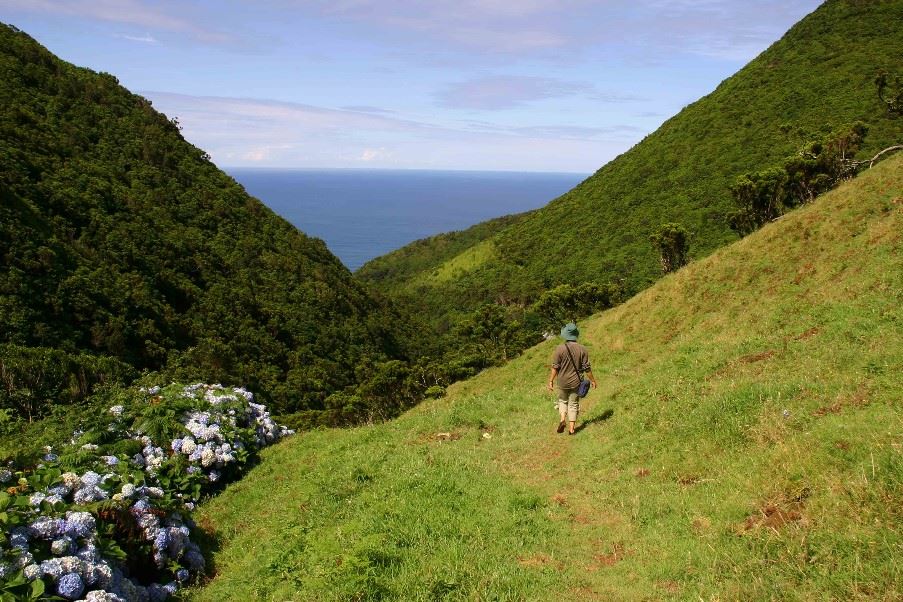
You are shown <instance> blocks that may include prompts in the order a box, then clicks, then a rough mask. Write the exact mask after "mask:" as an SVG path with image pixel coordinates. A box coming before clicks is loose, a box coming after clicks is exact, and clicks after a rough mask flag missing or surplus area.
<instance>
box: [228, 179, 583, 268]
mask: <svg viewBox="0 0 903 602" xmlns="http://www.w3.org/2000/svg"><path fill="white" fill-rule="evenodd" d="M228 171H229V174H230V175H231V176H232V177H234V178H235V179H236V180H237V181H238V182H239V183H241V184H242V185H243V186H244V187H245V189H246V190H247V191H248V192H249V193H250V194H251V195H253V196H255V197H257V198H258V199H260V200H261V201H263V202H264V203H265V204H266V205H267V206H269V207H270V208H271V209H272V210H273V211H275V212H276V213H278V214H279V215H281V216H282V217H284V218H285V219H287V220H288V221H289V222H291V223H292V224H293V225H295V226H296V227H297V228H298V229H299V230H301V231H303V232H304V233H306V234H309V235H311V236H316V237H317V238H322V239H323V240H324V241H325V242H326V244H327V245H328V246H329V249H330V250H331V251H332V252H333V253H334V254H335V255H337V256H338V258H339V259H341V260H342V263H344V264H345V265H346V266H347V267H348V268H349V269H350V270H352V271H354V270H356V269H358V268H359V267H360V266H362V265H363V264H364V263H366V262H367V261H369V260H370V259H373V258H374V257H378V256H380V255H384V254H386V253H388V252H389V251H393V250H395V249H397V248H399V247H402V246H404V245H406V244H408V243H409V242H412V241H415V240H418V239H420V238H425V237H427V236H432V235H434V234H439V233H441V232H449V231H451V230H461V229H464V228H467V227H468V226H472V225H474V224H476V223H479V222H482V221H485V220H487V219H491V218H493V217H499V216H502V215H508V214H511V213H520V212H522V211H528V210H530V209H536V208H538V207H542V206H543V205H545V204H546V203H548V202H549V201H551V200H552V199H554V198H555V197H557V196H560V195H561V194H564V193H565V192H567V191H568V190H570V189H571V188H573V187H574V186H575V185H576V184H578V183H579V182H581V181H582V180H583V179H585V178H586V176H585V175H581V174H569V173H512V172H473V171H401V170H398V171H396V170H359V169H330V170H306V169H305V170H277V169H237V168H234V169H230V170H228Z"/></svg>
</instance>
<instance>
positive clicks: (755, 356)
mask: <svg viewBox="0 0 903 602" xmlns="http://www.w3.org/2000/svg"><path fill="white" fill-rule="evenodd" d="M775 353H777V351H775V350H774V349H769V350H768V351H762V352H761V353H750V354H749V355H744V356H743V357H741V358H740V359H739V360H738V361H740V362H742V363H744V364H752V363H754V362H761V361H762V360H767V359H768V358H770V357H772V356H774V354H775Z"/></svg>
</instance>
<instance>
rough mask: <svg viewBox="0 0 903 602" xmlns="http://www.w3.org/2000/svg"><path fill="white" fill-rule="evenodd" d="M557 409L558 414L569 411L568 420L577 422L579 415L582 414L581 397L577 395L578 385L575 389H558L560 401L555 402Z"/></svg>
mask: <svg viewBox="0 0 903 602" xmlns="http://www.w3.org/2000/svg"><path fill="white" fill-rule="evenodd" d="M555 409H556V410H558V415H559V416H560V415H561V414H564V413H565V412H566V413H567V416H568V422H577V416H578V415H579V414H580V397H579V396H578V395H577V389H576V387H575V388H573V389H558V401H556V402H555Z"/></svg>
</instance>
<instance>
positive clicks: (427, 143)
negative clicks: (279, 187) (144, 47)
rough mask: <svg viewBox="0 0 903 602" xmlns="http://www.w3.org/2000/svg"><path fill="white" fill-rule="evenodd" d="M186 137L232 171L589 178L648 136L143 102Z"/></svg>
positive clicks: (172, 97)
mask: <svg viewBox="0 0 903 602" xmlns="http://www.w3.org/2000/svg"><path fill="white" fill-rule="evenodd" d="M145 95H146V96H148V97H149V98H150V99H151V100H152V101H153V104H154V107H155V108H157V109H158V110H161V111H163V112H164V113H165V114H167V115H168V116H170V117H178V119H179V122H180V123H181V125H182V127H183V134H184V135H185V137H186V138H187V139H189V140H190V141H191V142H192V143H194V144H196V145H198V146H199V147H200V148H203V149H204V150H205V151H207V152H208V153H209V154H210V155H211V157H212V158H213V160H214V161H216V162H219V163H221V164H223V165H230V166H252V165H263V164H265V165H266V166H269V167H354V166H360V165H361V164H366V165H368V166H372V167H398V166H404V167H408V168H414V167H423V168H447V167H449V166H455V167H456V168H458V169H503V170H504V169H508V170H523V171H531V170H534V171H556V170H557V171H573V172H590V171H594V170H595V169H597V168H598V167H599V165H601V164H603V163H604V162H606V161H608V160H609V159H611V158H612V157H613V156H615V155H616V154H618V153H620V152H623V151H624V150H626V149H627V148H629V147H630V146H631V145H632V144H633V143H635V142H636V141H637V140H639V138H641V137H642V135H643V134H644V133H645V132H641V131H639V130H635V129H632V128H631V127H630V126H614V127H609V128H592V127H578V126H567V125H545V126H543V125H539V126H519V127H511V126H504V125H495V124H492V123H486V122H482V123H481V122H469V123H466V124H461V125H460V126H457V127H449V126H443V125H439V124H433V123H429V122H425V121H417V120H410V119H401V118H399V117H395V116H390V115H386V114H383V113H381V112H375V113H363V112H360V111H356V110H355V111H350V110H344V109H331V108H324V107H316V106H311V105H304V104H295V103H286V102H277V101H269V100H259V99H247V98H222V97H198V96H189V95H182V94H169V93H161V92H146V93H145Z"/></svg>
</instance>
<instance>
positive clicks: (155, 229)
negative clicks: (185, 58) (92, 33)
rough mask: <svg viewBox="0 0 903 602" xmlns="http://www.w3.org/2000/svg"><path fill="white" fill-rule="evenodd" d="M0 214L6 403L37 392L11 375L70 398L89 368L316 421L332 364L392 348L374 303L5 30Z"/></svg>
mask: <svg viewBox="0 0 903 602" xmlns="http://www.w3.org/2000/svg"><path fill="white" fill-rule="evenodd" d="M0 201H2V202H0V344H2V345H0V348H2V354H0V360H2V361H3V363H4V382H3V384H4V387H0V396H3V395H5V397H3V399H2V401H3V402H4V403H3V404H2V405H3V406H4V407H6V408H10V407H12V409H13V410H19V411H23V410H22V408H21V407H19V406H18V405H17V404H19V403H20V402H21V403H22V404H24V403H26V402H25V401H23V398H25V397H30V398H31V402H30V403H32V404H34V399H33V398H34V397H35V396H39V395H40V394H41V391H38V390H37V387H34V386H32V387H30V390H26V389H29V386H28V385H29V383H28V382H25V381H24V380H23V381H21V382H17V381H16V378H20V380H21V379H25V380H27V379H28V378H32V377H33V378H34V379H37V380H40V378H41V374H43V372H42V371H47V370H50V368H51V367H52V368H53V369H54V370H57V371H58V372H59V373H60V374H59V375H58V376H59V379H63V381H64V383H65V380H66V379H67V378H71V380H72V382H73V384H72V387H73V388H75V389H79V388H84V384H85V383H84V382H79V381H84V380H85V379H89V380H90V378H91V376H92V375H91V374H90V372H91V371H92V370H96V369H98V368H97V366H98V364H97V362H95V361H94V360H95V359H96V358H98V357H104V358H112V359H111V361H112V360H118V362H117V361H112V363H110V362H107V363H106V364H102V366H101V368H102V371H105V372H107V373H108V374H106V377H107V378H110V374H109V373H117V374H119V375H122V374H123V373H129V371H130V370H131V374H132V376H134V375H135V374H137V372H138V371H140V370H159V369H166V370H168V371H169V372H170V373H172V374H178V375H179V376H181V377H184V378H202V379H204V380H208V381H215V380H223V381H224V382H230V383H233V384H244V385H246V386H248V387H249V388H252V389H254V390H255V391H257V392H259V393H260V394H261V396H262V398H263V399H264V400H265V401H266V402H267V403H268V404H270V406H271V407H272V408H273V409H274V410H276V411H282V412H285V411H293V410H298V409H307V408H313V409H316V408H319V407H322V404H323V400H324V398H325V397H326V396H327V395H329V394H330V393H332V392H334V391H336V390H341V389H342V388H343V387H345V386H346V385H349V384H352V383H353V382H354V379H355V374H354V371H353V370H349V369H348V368H347V367H348V366H354V365H355V364H357V363H359V362H360V360H361V359H362V358H364V357H367V358H369V359H374V360H376V359H379V358H385V357H391V356H392V354H393V353H394V348H393V344H392V341H391V337H390V336H388V335H387V334H386V332H385V329H384V327H383V326H382V324H383V323H384V322H385V320H383V319H381V318H380V317H379V312H380V305H379V304H378V303H377V302H376V301H374V299H373V298H372V297H371V295H370V294H368V292H367V290H366V289H365V287H364V286H363V285H361V284H360V283H358V282H356V281H355V280H353V279H352V277H351V274H350V273H349V272H348V271H347V269H346V268H344V267H343V266H342V265H341V263H340V262H339V261H338V260H337V259H336V258H335V257H334V256H333V255H332V254H331V253H330V252H329V251H328V249H327V248H326V246H325V245H324V243H323V242H322V241H320V240H317V239H313V238H309V237H307V236H305V235H304V234H302V233H300V232H298V231H297V230H296V229H295V228H294V227H293V226H291V225H290V224H289V223H288V222H286V221H285V220H284V219H282V218H280V217H278V216H277V215H275V214H274V213H273V212H272V211H270V210H269V209H268V208H267V207H265V206H264V205H263V204H262V203H260V202H259V201H258V200H256V199H254V198H252V197H250V196H249V195H248V194H246V193H245V191H244V190H243V189H242V187H241V186H239V185H238V184H237V183H236V182H235V181H234V180H232V179H231V178H230V177H228V176H227V175H225V174H224V173H223V172H221V171H220V170H219V169H217V168H216V166H214V165H213V164H212V163H211V162H210V161H209V159H208V157H207V156H206V155H205V154H204V153H203V152H202V151H201V150H199V149H197V148H195V147H194V146H192V145H190V144H188V143H187V142H186V141H185V140H184V139H183V138H182V136H181V135H180V133H179V127H178V124H177V123H175V122H171V121H169V120H168V119H167V118H166V117H165V116H164V115H162V114H160V113H158V112H156V111H154V110H153V108H152V107H151V105H150V103H149V102H148V101H147V100H145V99H144V98H142V97H140V96H137V95H134V94H131V93H130V92H128V91H127V90H125V89H124V88H122V87H121V86H119V85H118V83H117V81H116V79H115V78H114V77H113V76H111V75H109V74H104V73H101V74H98V73H94V72H92V71H90V70H87V69H82V68H78V67H75V66H73V65H70V64H68V63H65V62H63V61H61V60H59V59H57V58H56V57H54V56H53V55H52V54H51V53H49V52H48V51H47V50H46V49H44V48H43V47H41V46H40V45H38V44H37V43H36V42H35V41H34V40H32V39H31V38H30V37H28V36H27V35H26V34H24V33H22V32H19V31H17V30H15V29H14V28H11V27H8V26H5V25H4V26H0ZM29 362H31V363H29ZM61 362H62V363H63V364H66V366H64V367H62V368H61V367H60V365H61ZM23 366H24V367H23ZM67 366H68V367H67ZM111 366H112V367H111ZM67 370H69V371H70V372H71V374H70V375H69V376H67V375H66V371H67ZM39 373H41V374H39ZM86 373H88V374H86ZM94 377H96V378H104V375H94ZM51 389H52V387H51ZM23 391H24V392H23ZM68 393H70V394H73V395H74V393H72V391H69V392H68ZM81 393H84V391H81ZM47 395H48V396H50V397H53V396H54V395H57V398H56V399H53V400H52V401H54V402H55V401H64V399H62V398H61V397H62V395H59V391H56V392H55V391H49V392H47ZM17 400H18V401H17ZM29 413H30V410H29ZM29 417H31V416H29Z"/></svg>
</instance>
